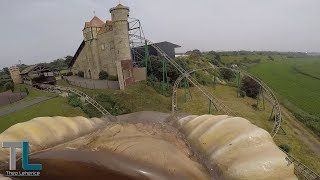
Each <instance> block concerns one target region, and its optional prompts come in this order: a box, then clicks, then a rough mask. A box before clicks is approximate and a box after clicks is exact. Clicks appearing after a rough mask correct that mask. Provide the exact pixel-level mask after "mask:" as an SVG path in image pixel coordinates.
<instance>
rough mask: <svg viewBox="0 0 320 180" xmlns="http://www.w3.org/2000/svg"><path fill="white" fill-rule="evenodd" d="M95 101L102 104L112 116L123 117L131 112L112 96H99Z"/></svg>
mask: <svg viewBox="0 0 320 180" xmlns="http://www.w3.org/2000/svg"><path fill="white" fill-rule="evenodd" d="M95 100H96V101H97V102H98V103H99V104H101V106H102V107H104V108H105V109H106V110H107V111H109V112H110V113H111V114H112V115H115V116H117V115H121V114H128V113H130V110H129V109H127V108H126V107H123V106H122V105H121V104H120V103H118V102H117V101H116V100H115V99H114V98H113V97H112V96H110V95H106V94H99V95H98V96H97V97H95Z"/></svg>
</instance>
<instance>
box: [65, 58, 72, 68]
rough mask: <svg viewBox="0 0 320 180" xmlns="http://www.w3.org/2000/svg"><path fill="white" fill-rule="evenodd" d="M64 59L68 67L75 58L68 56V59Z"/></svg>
mask: <svg viewBox="0 0 320 180" xmlns="http://www.w3.org/2000/svg"><path fill="white" fill-rule="evenodd" d="M64 59H65V63H66V65H67V66H69V65H70V63H71V61H72V59H73V56H66V57H64Z"/></svg>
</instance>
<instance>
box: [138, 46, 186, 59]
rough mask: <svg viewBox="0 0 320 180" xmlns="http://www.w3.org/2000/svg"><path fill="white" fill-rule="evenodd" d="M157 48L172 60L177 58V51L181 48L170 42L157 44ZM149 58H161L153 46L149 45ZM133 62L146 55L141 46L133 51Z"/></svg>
mask: <svg viewBox="0 0 320 180" xmlns="http://www.w3.org/2000/svg"><path fill="white" fill-rule="evenodd" d="M154 45H156V46H157V47H159V48H160V49H161V50H162V51H163V52H165V53H166V54H167V55H168V56H169V57H170V58H175V54H176V52H175V49H176V48H179V47H181V46H179V45H176V44H173V43H171V42H168V41H164V42H159V43H155V44H154ZM148 51H149V56H160V54H159V52H158V51H157V50H156V49H155V48H154V47H153V46H152V45H148ZM132 55H133V61H134V62H135V61H138V59H141V56H144V55H145V47H144V46H140V47H136V48H134V49H132Z"/></svg>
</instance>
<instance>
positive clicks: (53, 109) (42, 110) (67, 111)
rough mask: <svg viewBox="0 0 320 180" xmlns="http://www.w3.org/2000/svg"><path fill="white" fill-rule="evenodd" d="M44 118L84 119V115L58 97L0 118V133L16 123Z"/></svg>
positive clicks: (78, 109) (65, 100) (64, 99)
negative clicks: (79, 117)
mask: <svg viewBox="0 0 320 180" xmlns="http://www.w3.org/2000/svg"><path fill="white" fill-rule="evenodd" d="M46 116H67V117H74V116H85V117H86V114H84V113H83V112H82V110H81V109H80V108H74V107H72V106H70V105H69V104H68V102H67V99H66V98H63V97H60V96H59V97H55V98H53V99H50V100H47V101H44V102H41V103H39V104H35V105H33V106H30V107H27V108H25V109H22V110H20V111H16V112H13V113H10V114H8V115H5V116H2V117H0V133H1V132H3V131H4V130H6V129H7V128H9V127H10V126H12V125H14V124H16V123H20V122H25V121H28V120H31V119H33V118H36V117H46Z"/></svg>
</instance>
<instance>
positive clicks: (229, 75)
mask: <svg viewBox="0 0 320 180" xmlns="http://www.w3.org/2000/svg"><path fill="white" fill-rule="evenodd" d="M220 75H221V77H222V78H223V79H225V80H227V81H230V80H232V79H234V78H235V77H236V75H235V74H234V72H233V71H232V70H230V69H225V68H222V69H220Z"/></svg>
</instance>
